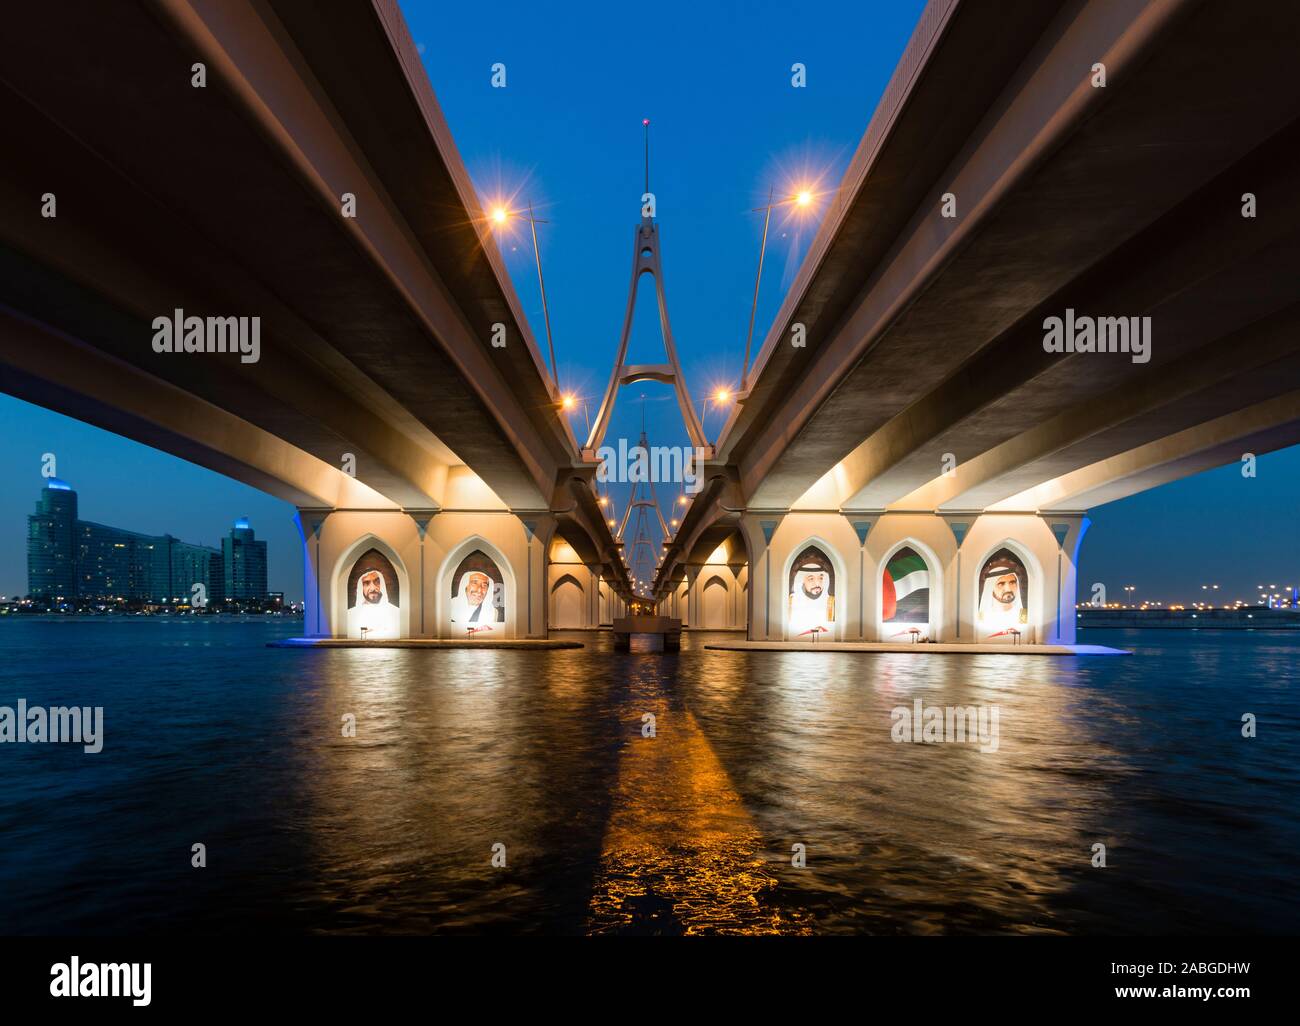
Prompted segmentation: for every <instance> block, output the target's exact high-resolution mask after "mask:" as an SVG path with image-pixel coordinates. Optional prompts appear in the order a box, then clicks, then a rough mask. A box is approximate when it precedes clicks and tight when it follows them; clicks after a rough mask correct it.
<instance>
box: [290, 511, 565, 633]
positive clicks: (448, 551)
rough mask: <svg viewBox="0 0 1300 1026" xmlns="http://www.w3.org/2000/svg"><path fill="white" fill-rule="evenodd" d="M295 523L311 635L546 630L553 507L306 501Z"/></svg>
mask: <svg viewBox="0 0 1300 1026" xmlns="http://www.w3.org/2000/svg"><path fill="white" fill-rule="evenodd" d="M297 523H298V528H299V533H300V535H301V537H302V540H303V577H304V587H303V593H304V597H305V607H306V608H305V619H304V624H303V632H304V634H306V635H308V636H314V637H337V638H341V637H358V638H359V637H360V636H361V634H360V631H361V628H362V627H363V626H364V627H365V629H366V639H367V640H372V641H379V640H389V639H391V638H465V639H469V640H476V639H477V640H483V639H490V640H498V639H512V638H527V637H532V638H544V637H546V624H547V595H548V588H547V560H546V552H547V545H548V543H549V541H550V538H551V535H552V534H553V532H554V530H555V518H554V517H553V516H551V515H550V514H549V513H540V514H537V515H536V516H533V515H529V514H523V515H517V514H515V513H513V512H511V511H509V510H504V509H485V510H473V511H464V512H462V511H457V512H438V511H435V510H400V509H382V510H331V509H308V508H303V509H300V510H299V511H298V517H297ZM371 571H374V572H376V573H377V574H378V578H379V581H376V580H375V578H374V577H373V576H368V575H370V574H371ZM363 577H368V580H369V581H370V582H372V583H371V587H369V588H367V587H366V584H365V583H364V582H363V581H362V578H363ZM378 584H381V585H382V586H380V587H378V588H377V587H376V586H375V585H378ZM367 592H368V593H369V594H368V595H367V594H366V593H367ZM371 599H373V600H375V601H373V602H372V601H370V600H371Z"/></svg>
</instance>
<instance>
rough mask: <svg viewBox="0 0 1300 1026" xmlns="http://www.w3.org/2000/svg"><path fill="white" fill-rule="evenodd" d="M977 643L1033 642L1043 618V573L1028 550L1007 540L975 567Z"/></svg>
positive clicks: (1011, 540) (973, 588) (994, 548)
mask: <svg viewBox="0 0 1300 1026" xmlns="http://www.w3.org/2000/svg"><path fill="white" fill-rule="evenodd" d="M975 567H976V571H975V579H974V581H973V582H972V590H973V591H974V599H975V604H974V605H973V606H972V607H971V608H972V609H974V610H975V640H976V641H980V642H994V643H1000V642H1008V643H1010V642H1014V641H1016V640H1017V639H1019V640H1020V641H1026V642H1028V641H1034V640H1036V637H1037V633H1038V631H1039V629H1040V628H1041V625H1042V622H1043V617H1042V610H1043V587H1044V585H1045V584H1046V580H1045V578H1044V577H1043V569H1042V567H1041V566H1040V565H1039V563H1038V560H1037V559H1035V558H1034V555H1033V553H1031V552H1030V551H1029V550H1028V549H1027V548H1025V546H1023V545H1021V544H1020V543H1019V542H1017V541H1015V540H1014V539H1012V538H1004V539H1003V540H1002V541H1000V542H998V543H997V544H995V545H993V546H990V547H989V549H988V550H987V551H986V552H985V553H984V555H983V556H982V557H981V558H980V560H979V562H978V563H976V564H975Z"/></svg>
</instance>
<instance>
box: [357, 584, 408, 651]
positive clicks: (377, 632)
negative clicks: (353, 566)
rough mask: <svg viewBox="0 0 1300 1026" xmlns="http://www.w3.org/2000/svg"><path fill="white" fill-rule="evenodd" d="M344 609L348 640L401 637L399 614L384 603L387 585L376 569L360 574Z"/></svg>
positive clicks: (400, 617)
mask: <svg viewBox="0 0 1300 1026" xmlns="http://www.w3.org/2000/svg"><path fill="white" fill-rule="evenodd" d="M352 597H353V600H354V601H353V604H352V605H351V607H350V608H349V609H348V637H349V638H362V639H363V640H365V641H390V640H394V639H396V638H400V637H401V635H402V611H401V610H400V609H399V608H398V607H397V606H395V605H393V604H392V603H391V602H389V601H388V582H387V581H385V580H384V575H383V573H381V572H380V571H379V570H378V569H375V568H371V569H368V570H366V571H365V572H363V573H362V574H361V575H360V576H359V577H358V578H357V582H356V593H355V594H354V595H353V596H352Z"/></svg>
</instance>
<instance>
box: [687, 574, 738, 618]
mask: <svg viewBox="0 0 1300 1026" xmlns="http://www.w3.org/2000/svg"><path fill="white" fill-rule="evenodd" d="M730 591H731V589H730V588H729V587H728V585H727V582H726V581H724V580H723V579H722V576H721V575H720V574H714V575H713V576H711V577H710V578H709V579H708V580H707V581H705V582H704V587H703V588H701V589H700V618H699V619H700V622H699V623H697V624H692V625H691V626H693V627H699V628H702V629H704V630H720V629H722V628H725V627H729V626H731V625H730V623H729V622H728V621H729V619H730V618H729V617H728V615H727V605H728V601H729V595H730Z"/></svg>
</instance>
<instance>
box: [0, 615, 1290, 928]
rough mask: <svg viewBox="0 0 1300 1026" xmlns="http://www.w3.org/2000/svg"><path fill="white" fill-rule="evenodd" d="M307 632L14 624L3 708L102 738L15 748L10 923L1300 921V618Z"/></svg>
mask: <svg viewBox="0 0 1300 1026" xmlns="http://www.w3.org/2000/svg"><path fill="white" fill-rule="evenodd" d="M297 629H299V625H297V624H293V623H283V622H281V623H244V624H240V623H221V622H212V621H188V622H187V621H177V622H170V623H169V622H162V621H159V620H150V619H136V620H129V621H112V620H83V621H75V620H70V621H36V620H20V619H14V618H10V619H7V620H5V621H0V643H2V644H3V646H4V653H5V659H6V666H5V674H4V676H3V678H0V705H14V704H15V702H16V700H17V699H18V698H26V699H27V700H28V702H29V703H31V704H33V705H36V704H41V705H62V704H73V703H75V704H81V705H102V706H104V707H105V732H106V743H105V748H104V751H103V753H102V754H99V755H86V754H83V753H82V751H81V749H80V747H76V746H63V745H32V744H22V745H19V744H4V745H0V895H2V896H3V897H2V898H0V932H3V933H49V932H94V933H109V932H120V931H202V932H244V931H253V930H256V931H258V932H259V933H266V932H327V933H368V932H410V933H424V932H433V931H439V932H453V931H462V932H464V931H475V932H486V931H509V932H548V933H556V932H559V933H593V932H595V933H618V932H633V933H663V934H676V933H714V932H744V933H803V934H822V933H845V932H868V933H949V932H1012V933H1028V932H1048V933H1074V932H1124V933H1150V932H1184V931H1185V932H1213V931H1240V932H1255V931H1268V932H1276V931H1286V932H1295V931H1296V930H1297V929H1300V899H1298V898H1297V896H1296V889H1295V887H1294V879H1295V875H1296V869H1297V851H1300V801H1297V799H1298V798H1300V719H1298V718H1297V710H1296V701H1295V697H1296V692H1295V683H1294V682H1293V680H1292V673H1293V669H1292V668H1293V667H1294V666H1295V665H1296V656H1297V654H1298V650H1300V635H1297V634H1287V633H1282V632H1278V633H1270V632H1251V633H1239V632H1226V631H1225V632H1187V631H1152V632H1136V631H1134V632H1125V631H1088V632H1085V633H1086V634H1087V638H1086V639H1085V640H1087V641H1089V642H1099V643H1104V644H1116V645H1122V646H1125V647H1132V648H1135V649H1136V650H1137V654H1136V655H1134V656H1133V657H1130V658H1117V657H1111V658H1105V657H1102V658H1098V657H1094V658H1048V657H1032V658H1026V657H1015V656H952V655H939V654H926V655H921V654H913V653H910V652H907V653H902V652H900V653H898V654H883V655H882V654H850V653H829V652H816V653H811V652H810V653H802V652H799V653H794V652H791V653H766V652H765V653H737V652H722V651H710V650H705V649H704V648H703V644H704V643H705V641H707V640H710V639H709V638H707V637H706V636H703V635H687V636H686V638H685V639H684V646H683V651H682V652H681V653H680V654H675V655H665V654H663V653H657V652H648V651H634V652H632V653H628V654H621V655H620V654H616V653H614V652H613V651H612V650H611V646H610V639H609V637H608V635H596V634H574V635H566V637H573V638H576V639H578V640H581V641H583V642H585V643H586V645H587V648H585V649H583V650H566V651H553V652H522V651H499V650H496V651H487V650H483V651H463V650H458V651H418V650H409V649H400V650H357V649H338V650H330V651H314V652H313V651H296V650H284V649H269V648H265V647H264V645H265V642H266V641H268V640H270V639H272V638H275V637H279V636H284V635H288V634H292V633H296V631H297ZM916 698H920V699H922V701H923V702H924V703H925V704H926V705H927V706H928V705H938V706H955V705H985V706H992V705H996V706H997V707H998V709H999V714H1000V717H999V727H1000V732H999V743H998V748H997V751H996V752H981V751H980V749H979V746H978V745H975V744H970V743H951V744H917V743H906V744H904V743H896V742H895V741H894V740H893V739H892V737H891V726H892V724H893V721H892V718H891V710H892V709H894V708H896V707H898V706H908V707H911V704H912V702H913V700H914V699H916ZM1246 712H1251V713H1254V714H1256V716H1257V717H1258V736H1257V737H1256V738H1254V739H1244V738H1242V736H1241V716H1242V714H1243V713H1246ZM349 713H350V714H354V715H355V717H356V723H357V736H356V737H355V738H345V737H343V736H341V723H342V718H343V717H344V716H345V714H349ZM647 713H649V714H653V716H654V732H655V736H654V737H650V738H648V737H644V736H643V728H644V727H645V726H646V721H645V720H643V717H644V716H645V714H647ZM195 842H202V843H203V844H205V845H206V846H207V859H208V865H207V868H205V869H194V868H192V867H191V865H190V859H191V845H192V844H194V843H195ZM1099 842H1100V843H1104V844H1105V845H1106V848H1107V863H1108V864H1107V867H1106V868H1104V869H1102V868H1093V866H1092V864H1091V859H1092V846H1093V845H1094V844H1095V843H1099ZM496 844H502V845H504V846H505V849H504V853H505V860H506V865H505V866H504V867H502V868H497V867H494V866H493V865H492V864H491V860H492V856H493V846H494V845H496ZM796 844H800V845H804V846H805V850H806V866H805V867H803V868H795V867H794V866H793V865H792V864H791V861H792V849H793V846H794V845H796Z"/></svg>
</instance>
